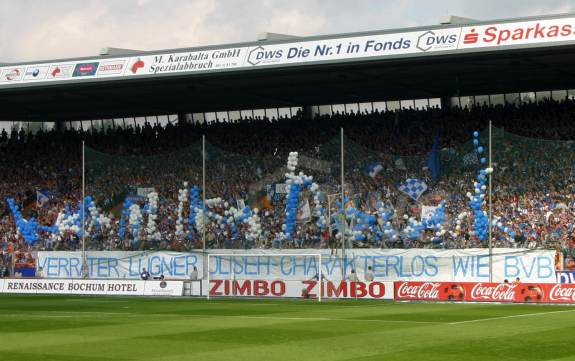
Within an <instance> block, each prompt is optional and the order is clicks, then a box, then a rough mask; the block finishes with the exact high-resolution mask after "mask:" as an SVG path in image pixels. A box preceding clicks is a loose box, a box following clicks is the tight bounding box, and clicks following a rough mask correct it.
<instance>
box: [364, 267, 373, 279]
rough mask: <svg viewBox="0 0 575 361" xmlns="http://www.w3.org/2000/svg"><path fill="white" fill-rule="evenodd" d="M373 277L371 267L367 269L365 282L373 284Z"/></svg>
mask: <svg viewBox="0 0 575 361" xmlns="http://www.w3.org/2000/svg"><path fill="white" fill-rule="evenodd" d="M373 279H374V276H373V271H372V270H371V266H368V267H367V272H366V273H365V282H373Z"/></svg>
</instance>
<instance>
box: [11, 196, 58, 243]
mask: <svg viewBox="0 0 575 361" xmlns="http://www.w3.org/2000/svg"><path fill="white" fill-rule="evenodd" d="M6 203H8V208H10V211H11V212H12V215H13V216H14V223H16V229H17V231H18V232H19V233H20V234H21V235H22V237H24V241H26V243H28V244H34V243H36V242H37V241H38V240H39V239H40V237H39V236H38V232H37V231H38V230H44V231H48V232H50V233H53V232H54V231H55V229H54V228H53V227H41V226H40V225H39V224H38V222H36V220H35V219H34V218H31V219H29V220H26V219H25V218H24V217H23V216H22V213H21V212H20V209H19V207H18V205H16V202H15V201H14V199H13V198H7V199H6ZM39 228H41V229H39Z"/></svg>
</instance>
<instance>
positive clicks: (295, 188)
mask: <svg viewBox="0 0 575 361" xmlns="http://www.w3.org/2000/svg"><path fill="white" fill-rule="evenodd" d="M297 165H298V153H297V152H290V153H289V155H288V162H287V169H288V173H286V174H285V177H286V186H287V187H288V194H287V197H286V209H285V212H286V217H285V219H284V224H283V225H282V231H281V232H280V233H279V239H287V240H290V241H293V238H294V235H295V227H296V221H297V214H298V208H299V198H300V193H301V191H302V190H303V189H306V188H307V189H309V191H310V192H311V193H312V195H313V201H314V210H313V216H314V217H316V218H317V219H316V225H317V226H318V228H319V229H321V230H323V229H325V228H326V226H327V220H326V216H325V213H326V212H325V209H324V208H323V207H322V205H321V203H320V192H319V185H318V184H317V183H315V182H314V181H313V177H311V176H307V175H305V174H304V173H303V172H299V174H298V175H296V174H295V170H296V168H297Z"/></svg>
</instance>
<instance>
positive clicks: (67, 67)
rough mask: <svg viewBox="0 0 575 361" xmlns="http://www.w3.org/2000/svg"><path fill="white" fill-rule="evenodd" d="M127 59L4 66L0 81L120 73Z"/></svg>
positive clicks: (102, 75)
mask: <svg viewBox="0 0 575 361" xmlns="http://www.w3.org/2000/svg"><path fill="white" fill-rule="evenodd" d="M127 62H128V59H119V60H113V61H103V62H98V61H92V62H84V63H76V64H73V63H69V64H44V65H29V66H26V67H25V66H17V67H12V68H4V69H3V70H2V74H1V75H0V82H4V83H6V82H18V81H24V82H28V81H47V80H57V79H70V78H81V77H94V76H98V77H106V76H119V75H122V74H123V72H124V69H125V67H126V64H127Z"/></svg>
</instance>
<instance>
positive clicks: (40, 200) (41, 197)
mask: <svg viewBox="0 0 575 361" xmlns="http://www.w3.org/2000/svg"><path fill="white" fill-rule="evenodd" d="M52 198H53V195H52V192H50V191H49V190H47V189H38V190H36V205H37V206H38V207H44V204H46V203H48V201H50V199H52Z"/></svg>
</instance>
